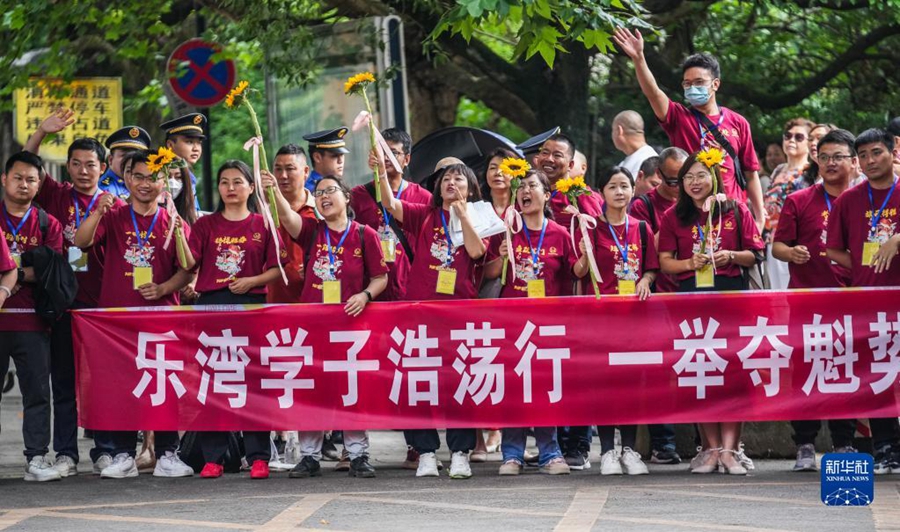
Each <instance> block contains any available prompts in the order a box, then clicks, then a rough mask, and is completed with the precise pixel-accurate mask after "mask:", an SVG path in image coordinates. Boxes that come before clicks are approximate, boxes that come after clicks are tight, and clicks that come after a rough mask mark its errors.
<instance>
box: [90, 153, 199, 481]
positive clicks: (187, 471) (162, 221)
mask: <svg viewBox="0 0 900 532" xmlns="http://www.w3.org/2000/svg"><path fill="white" fill-rule="evenodd" d="M148 157H149V153H148V152H146V151H135V152H132V153H129V154H128V155H126V156H125V159H124V161H123V165H122V167H123V168H124V169H125V172H124V174H125V183H126V185H127V186H128V190H129V191H130V192H131V195H130V205H119V206H115V207H114V204H115V198H114V197H113V196H112V195H110V194H105V195H104V196H103V197H102V198H100V200H99V202H98V206H97V209H96V210H95V211H94V212H93V213H91V215H90V216H88V218H87V220H85V221H84V223H82V224H81V227H79V228H78V231H77V232H76V233H75V245H77V246H78V247H80V248H82V249H85V250H86V249H88V248H90V247H91V246H93V245H95V244H96V245H101V246H102V245H105V249H106V252H105V254H104V262H103V287H102V289H101V291H100V306H101V307H143V306H174V305H178V304H179V299H178V294H179V291H180V290H181V289H182V288H184V287H185V286H187V284H188V283H189V282H190V281H191V278H192V275H191V274H190V273H189V272H187V271H186V270H185V269H184V268H185V267H186V265H184V264H183V265H179V263H178V252H177V250H176V248H177V246H178V245H179V244H178V240H177V238H176V237H175V236H174V235H173V237H172V240H171V242H170V244H169V248H168V249H165V248H164V245H163V244H164V242H165V240H166V235H167V234H168V232H169V231H170V229H172V228H173V225H174V226H175V227H178V226H180V227H181V230H182V231H183V232H182V236H183V237H184V238H185V239H186V238H188V237H189V236H190V231H189V229H188V227H187V225H186V224H183V222H182V221H181V219H180V218H178V217H176V218H175V220H174V222H173V220H171V219H170V218H169V215H168V213H167V212H166V210H165V209H162V208H160V206H159V202H158V199H159V197H160V194H162V192H163V190H164V189H165V179H168V176H167V175H163V174H162V172H160V173H159V174H158V175H154V174H152V173H151V172H150V170H149V168H148V167H147V158H148ZM176 230H177V229H176ZM183 251H184V252H185V253H187V252H188V250H187V249H184V248H183ZM109 438H110V440H111V441H112V442H113V443H114V445H115V449H114V450H113V457H114V458H113V461H112V463H111V464H110V465H109V466H108V467H106V468H104V469H103V470H102V471H101V472H100V477H101V478H130V477H136V476H138V466H137V464H136V462H135V454H136V453H135V446H136V445H137V432H135V431H133V430H130V431H113V432H110V433H109ZM155 445H156V466H155V469H154V471H153V476H156V477H189V476H193V474H194V470H193V469H191V467H190V466H188V465H186V464H185V463H184V462H182V461H181V459H180V458H179V457H178V433H177V432H176V431H155Z"/></svg>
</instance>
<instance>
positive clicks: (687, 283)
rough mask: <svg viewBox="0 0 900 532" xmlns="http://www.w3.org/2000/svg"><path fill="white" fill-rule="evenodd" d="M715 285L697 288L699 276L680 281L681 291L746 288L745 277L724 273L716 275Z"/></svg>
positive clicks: (679, 288) (722, 290)
mask: <svg viewBox="0 0 900 532" xmlns="http://www.w3.org/2000/svg"><path fill="white" fill-rule="evenodd" d="M713 284H714V285H715V286H712V287H710V288H697V278H696V277H695V276H693V275H692V276H690V277H688V278H687V279H685V280H683V281H680V282H679V283H678V291H679V292H726V291H734V290H746V287H745V286H744V279H743V278H742V277H725V276H724V275H716V277H715V280H714V281H713Z"/></svg>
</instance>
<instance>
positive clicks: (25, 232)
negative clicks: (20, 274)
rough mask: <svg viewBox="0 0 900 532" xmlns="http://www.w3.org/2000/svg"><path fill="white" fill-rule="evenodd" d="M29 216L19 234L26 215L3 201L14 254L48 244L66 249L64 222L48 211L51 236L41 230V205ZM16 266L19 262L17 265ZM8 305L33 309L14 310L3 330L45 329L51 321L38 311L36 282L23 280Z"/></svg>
mask: <svg viewBox="0 0 900 532" xmlns="http://www.w3.org/2000/svg"><path fill="white" fill-rule="evenodd" d="M26 216H27V217H28V219H27V220H25V223H24V224H22V227H21V228H20V229H19V230H18V234H17V235H15V234H14V233H15V231H14V229H16V228H17V227H18V226H19V223H21V222H22V218H24V216H22V217H20V216H13V215H12V214H9V213H7V212H6V206H5V205H0V224H2V226H3V234H4V236H5V239H4V240H5V241H6V244H7V246H8V247H9V252H10V254H11V255H12V254H18V255H20V256H21V255H22V254H23V253H25V252H27V251H31V250H32V249H35V248H37V247H40V246H47V247H49V248H50V249H52V250H53V251H56V252H57V253H62V246H63V244H62V226H60V224H59V222H58V221H56V218H54V217H53V216H51V215H50V214H48V215H47V239H46V240H44V237H43V235H42V234H41V221H40V216H38V210H37V207H35V206H32V207H31V211H30V213H29V214H26ZM13 267H15V265H13ZM3 308H4V309H19V310H29V311H31V312H26V313H19V312H12V313H9V314H6V315H4V316H3V319H2V320H0V324H2V325H0V330H4V331H43V330H46V329H47V324H46V323H44V322H43V321H42V320H41V318H40V317H39V316H38V315H37V314H35V313H34V284H33V283H22V286H21V288H19V291H18V292H16V293H15V294H14V295H13V296H12V297H10V298H9V299H7V300H6V303H4V304H3Z"/></svg>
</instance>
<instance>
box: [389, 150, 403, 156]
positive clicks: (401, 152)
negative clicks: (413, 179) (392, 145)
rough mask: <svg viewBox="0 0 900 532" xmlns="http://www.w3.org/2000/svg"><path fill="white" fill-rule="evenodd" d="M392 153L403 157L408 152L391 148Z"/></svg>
mask: <svg viewBox="0 0 900 532" xmlns="http://www.w3.org/2000/svg"><path fill="white" fill-rule="evenodd" d="M391 153H392V154H393V155H394V157H403V156H404V155H406V152H403V151H395V150H391Z"/></svg>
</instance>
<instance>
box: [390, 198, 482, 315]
mask: <svg viewBox="0 0 900 532" xmlns="http://www.w3.org/2000/svg"><path fill="white" fill-rule="evenodd" d="M442 212H443V213H444V217H445V218H446V221H447V225H448V227H449V225H450V212H449V211H445V210H443V209H442V208H441V207H433V206H431V205H422V204H417V203H407V202H405V201H404V202H403V224H402V227H403V230H404V231H406V232H407V234H408V235H409V238H410V241H409V245H410V246H412V248H413V254H414V255H415V261H413V264H412V269H411V270H410V272H409V284H408V286H407V288H406V300H408V301H414V300H419V301H422V300H429V299H475V298H477V297H478V288H477V287H476V286H475V265H476V263H477V262H479V261H483V260H484V258H483V257H482V258H480V259H478V260H477V261H476V260H473V259H472V258H471V257H469V254H468V253H467V252H466V247H465V245H464V244H463V243H462V242H454V243H453V245H454V248H453V251H452V252H451V257H452V260H451V262H450V269H452V270H455V271H456V286H455V289H454V291H453V295H448V294H439V293H437V282H438V270H440V269H442V268H443V267H444V264H445V262H446V259H447V250H448V248H449V244H448V242H447V237H446V236H445V235H444V227H443V224H442V222H441V213H442ZM485 246H487V242H486V241H485Z"/></svg>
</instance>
